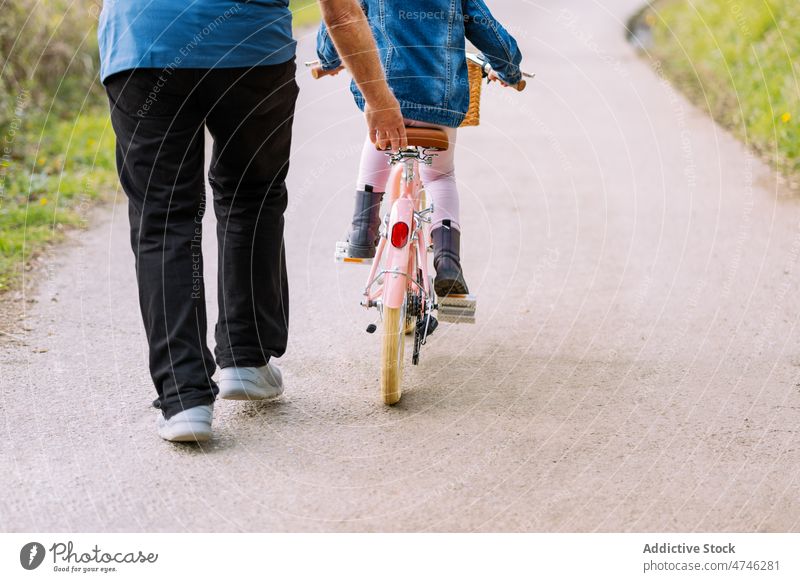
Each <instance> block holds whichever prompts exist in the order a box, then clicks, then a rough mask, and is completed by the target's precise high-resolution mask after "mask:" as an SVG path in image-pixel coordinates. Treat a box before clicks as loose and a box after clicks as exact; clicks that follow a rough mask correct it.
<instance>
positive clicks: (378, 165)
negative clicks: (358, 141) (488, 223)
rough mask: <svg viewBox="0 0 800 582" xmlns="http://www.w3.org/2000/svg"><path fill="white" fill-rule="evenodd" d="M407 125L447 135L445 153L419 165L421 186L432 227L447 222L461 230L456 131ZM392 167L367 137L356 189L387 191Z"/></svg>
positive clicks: (449, 128)
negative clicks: (430, 205)
mask: <svg viewBox="0 0 800 582" xmlns="http://www.w3.org/2000/svg"><path fill="white" fill-rule="evenodd" d="M405 121H406V125H409V126H412V127H435V128H438V129H442V130H444V131H445V132H447V137H448V139H449V140H450V147H449V148H448V150H447V151H446V152H438V153H437V155H436V157H435V158H434V159H433V164H432V165H430V166H428V165H425V164H420V173H421V174H422V183H423V184H424V185H425V192H426V193H427V195H428V200H430V201H431V202H433V207H434V211H433V220H432V224H431V226H432V228H438V227H439V226H441V225H442V221H443V220H450V222H451V226H453V227H454V228H456V229H458V230H461V226H460V222H459V210H460V206H459V202H458V188H457V187H456V167H455V157H456V156H455V154H456V134H457V130H456V129H455V128H452V127H444V126H441V125H434V124H432V123H423V122H421V121H412V120H410V119H406V120H405ZM390 171H391V168H390V166H389V164H388V163H387V158H386V154H384V153H383V152H381V151H378V150H376V149H375V146H374V145H373V144H372V142H371V141H370V140H369V138H367V140H366V141H365V142H364V149H363V151H362V152H361V167H360V169H359V172H358V182H357V184H356V189H357V190H365V189H366V186H367V185H369V186H372V189H373V191H374V192H386V182H387V181H388V179H389V172H390Z"/></svg>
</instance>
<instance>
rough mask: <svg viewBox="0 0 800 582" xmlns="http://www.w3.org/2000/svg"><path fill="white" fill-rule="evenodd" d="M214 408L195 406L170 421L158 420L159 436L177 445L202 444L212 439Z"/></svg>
mask: <svg viewBox="0 0 800 582" xmlns="http://www.w3.org/2000/svg"><path fill="white" fill-rule="evenodd" d="M213 413H214V407H213V406H212V405H210V404H206V405H204V406H195V407H194V408H190V409H188V410H184V411H183V412H179V413H178V414H176V415H175V416H173V417H171V418H170V419H169V420H167V419H165V418H164V416H163V415H162V416H160V417H159V419H158V436H160V437H161V438H162V439H164V440H167V441H172V442H176V443H186V442H201V441H207V440H208V439H210V438H211V418H212V416H213Z"/></svg>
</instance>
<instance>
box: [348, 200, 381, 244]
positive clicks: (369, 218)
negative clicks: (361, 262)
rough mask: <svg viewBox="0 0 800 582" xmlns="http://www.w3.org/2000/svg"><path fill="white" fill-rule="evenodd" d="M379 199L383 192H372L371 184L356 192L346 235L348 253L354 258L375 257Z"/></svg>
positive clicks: (379, 218)
mask: <svg viewBox="0 0 800 582" xmlns="http://www.w3.org/2000/svg"><path fill="white" fill-rule="evenodd" d="M381 200H383V192H373V191H372V187H371V186H367V190H359V191H357V192H356V206H355V210H354V211H353V224H352V225H351V226H350V233H349V234H348V235H347V242H348V247H349V248H348V255H349V256H351V257H353V258H354V259H373V258H375V248H376V247H377V246H378V241H379V238H380V228H381Z"/></svg>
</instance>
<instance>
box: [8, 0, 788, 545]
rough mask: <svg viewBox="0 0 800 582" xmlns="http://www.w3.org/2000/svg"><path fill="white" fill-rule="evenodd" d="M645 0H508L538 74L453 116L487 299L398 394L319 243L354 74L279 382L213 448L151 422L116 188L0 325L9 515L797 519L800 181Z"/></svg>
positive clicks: (176, 525)
mask: <svg viewBox="0 0 800 582" xmlns="http://www.w3.org/2000/svg"><path fill="white" fill-rule="evenodd" d="M637 4H638V2H637V1H636V0H614V1H612V2H604V3H603V5H602V6H601V5H600V4H599V3H588V2H580V1H578V0H568V1H567V2H555V1H549V0H548V1H546V2H538V3H532V2H527V1H524V2H513V3H509V2H495V3H494V8H495V10H496V13H497V14H498V15H499V16H500V17H501V18H502V19H503V20H504V21H506V22H508V23H510V25H511V26H510V28H512V29H513V32H514V33H515V34H516V36H517V37H518V39H519V42H520V45H521V47H522V50H523V51H524V53H525V55H526V62H525V66H526V68H528V69H531V70H534V71H535V72H536V73H537V78H536V80H535V81H533V82H532V83H530V87H529V89H528V91H526V92H525V93H522V94H519V93H516V92H513V91H508V90H505V91H504V90H501V89H500V88H499V87H497V86H492V87H490V88H489V89H487V90H486V91H485V93H484V107H483V125H482V127H480V128H478V129H468V130H464V131H463V132H461V134H460V138H459V150H458V178H459V182H460V186H461V192H462V199H463V202H462V204H463V221H462V222H463V225H464V244H465V249H464V257H465V259H464V260H465V269H466V273H467V276H468V281H469V283H470V285H471V286H472V287H473V290H474V291H475V292H476V293H477V295H478V296H479V315H478V323H477V324H476V325H475V326H452V325H448V326H444V325H443V326H442V327H441V328H440V331H438V332H437V333H436V335H435V336H434V337H433V338H432V339H431V341H430V343H429V345H428V346H427V348H426V350H425V352H424V353H423V359H422V364H421V365H420V366H419V367H418V368H416V369H411V370H409V372H408V375H407V391H406V393H405V395H404V397H403V400H402V403H401V404H400V405H398V406H396V407H394V408H386V407H384V406H382V405H381V404H380V401H379V392H378V386H377V382H378V367H377V366H378V354H379V346H378V343H377V337H376V336H369V335H367V334H366V333H365V332H364V328H365V327H366V325H367V324H368V323H370V322H372V321H373V316H372V315H371V314H370V313H367V312H364V311H363V310H362V309H361V308H360V307H359V306H358V300H359V289H360V288H361V286H362V284H363V279H364V278H365V276H366V273H365V271H364V270H362V269H361V268H357V267H349V268H341V267H339V266H336V265H335V264H334V263H333V261H332V254H333V245H334V242H335V241H336V240H337V239H338V238H340V236H341V235H342V234H343V233H344V231H345V229H346V225H347V220H348V217H349V213H350V209H351V197H352V195H353V189H354V180H355V173H356V168H357V163H358V162H357V160H358V152H359V148H360V143H361V139H362V135H363V131H364V126H363V122H362V121H361V119H360V116H359V114H358V112H357V110H356V109H355V107H354V106H353V104H352V101H351V99H350V97H349V93H348V91H347V82H348V81H347V79H346V77H345V76H344V75H340V76H339V77H338V78H336V79H327V80H324V81H317V82H314V81H312V80H311V79H310V77H308V76H306V75H305V74H304V73H303V72H301V74H300V78H299V83H300V85H301V88H302V94H301V97H300V102H299V105H298V113H297V122H296V125H295V128H296V133H295V141H294V155H293V159H292V168H291V177H290V189H291V205H290V209H289V212H288V216H287V220H288V234H287V245H288V260H289V269H290V277H291V290H292V296H291V303H292V315H291V339H290V345H289V350H288V353H287V354H286V356H285V357H284V358H282V359H281V361H280V362H279V364H280V366H281V367H282V369H283V370H284V372H285V376H286V382H287V391H286V396H285V398H284V399H283V400H281V401H279V402H277V403H272V404H262V405H258V404H253V403H240V402H226V401H219V402H218V403H217V406H216V410H215V424H214V431H215V436H214V439H213V440H212V441H211V442H210V443H208V444H207V445H203V446H187V445H173V444H169V443H166V442H163V441H161V440H160V439H159V438H158V436H157V434H156V429H155V423H156V417H157V414H158V412H157V411H156V410H154V409H153V408H151V407H150V402H151V400H152V398H153V397H154V390H153V388H152V386H151V385H150V381H149V376H148V373H147V370H146V345H145V338H144V334H143V329H142V325H141V322H140V319H139V312H138V307H137V303H136V292H135V283H134V274H133V256H132V254H131V251H130V249H129V248H128V241H127V236H128V235H127V224H126V221H127V217H126V214H125V206H124V197H123V196H122V195H121V194H120V193H119V192H118V193H117V201H118V204H117V205H115V206H113V207H111V208H107V209H104V210H101V211H100V212H99V213H98V214H97V215H96V216H94V218H93V224H94V225H95V226H93V227H92V228H91V229H89V230H87V231H83V232H79V233H74V234H73V235H72V236H71V238H72V242H70V243H68V244H67V245H65V246H63V247H61V248H60V249H57V250H55V251H54V252H52V253H51V254H49V255H48V256H47V257H45V259H44V260H43V265H42V267H41V274H40V275H39V277H40V282H39V284H38V287H37V291H36V293H35V294H34V295H32V296H30V295H26V296H24V297H22V298H21V299H19V300H18V301H17V303H16V306H17V307H19V306H22V307H23V308H24V317H23V318H22V319H14V320H12V321H7V322H4V324H3V327H2V329H3V330H4V332H5V333H6V334H9V333H10V334H13V335H14V336H16V339H14V338H11V337H9V336H8V335H5V336H3V337H2V338H1V339H0V342H2V352H1V353H2V361H1V364H0V365H1V366H2V368H0V381H1V382H2V397H1V398H0V411H1V414H0V417H1V418H2V423H3V424H2V427H3V428H2V430H3V434H2V438H0V452H2V459H3V471H2V472H0V490H2V491H3V494H2V496H0V528H1V529H2V530H3V531H13V532H16V531H28V530H33V531H86V532H93V531H158V532H161V531H430V530H432V531H548V532H549V531H631V530H632V531H658V530H667V531H713V530H726V531H787V530H791V531H796V530H798V529H800V504H798V503H797V499H798V498H799V497H800V476H799V474H798V471H799V469H798V467H800V446H799V445H800V437H799V436H798V424H799V421H800V345H799V343H798V340H800V333H798V329H797V323H798V314H799V313H800V309H799V308H800V305H799V303H800V300H798V293H797V289H798V284H799V283H800V268H799V266H798V254H800V203H798V199H797V197H796V196H792V195H790V194H789V193H788V192H787V190H786V189H785V188H784V187H783V186H782V185H781V183H780V180H779V179H778V178H776V176H775V175H774V174H773V173H772V172H771V171H770V169H769V168H768V167H767V166H766V165H765V164H764V163H762V162H761V161H759V160H758V159H755V158H754V157H753V156H752V155H750V154H749V153H748V151H747V149H746V148H745V147H744V146H743V145H742V144H740V143H739V142H737V141H736V140H734V139H733V138H732V137H731V136H730V135H728V134H727V133H726V132H725V131H723V130H721V129H720V128H719V127H718V126H716V125H715V124H714V123H713V121H712V120H711V119H710V118H709V117H708V116H707V114H706V113H704V112H702V111H700V110H697V109H695V108H693V107H692V106H690V105H689V104H688V102H687V101H686V100H685V99H684V98H683V97H681V96H680V95H678V94H676V93H675V92H674V91H673V90H672V89H670V88H669V86H668V85H666V84H665V83H664V82H662V81H661V80H660V79H659V77H658V76H657V75H656V74H654V72H653V70H652V69H651V68H650V66H649V65H648V64H647V63H646V62H643V61H642V60H641V59H639V58H638V57H637V56H636V55H635V54H634V52H633V51H632V50H631V48H630V47H629V46H628V45H627V44H626V42H625V40H624V35H623V27H624V23H625V20H626V19H627V17H628V16H629V15H630V14H631V13H632V12H633V11H635V10H636V9H637V7H638V5H637ZM311 52H312V35H310V34H307V35H305V36H304V38H302V40H301V44H300V56H299V59H300V60H304V59H307V58H310V56H311ZM109 131H110V129H109ZM211 214H212V213H207V216H208V217H209V218H210V217H211ZM206 233H208V236H207V239H206V241H205V246H206V249H207V251H208V252H207V255H206V257H207V262H206V268H207V271H206V278H207V279H208V280H209V281H213V279H214V277H215V265H214V258H215V253H213V252H210V251H211V249H213V245H214V241H213V240H212V237H213V229H206ZM208 291H209V297H208V301H209V309H210V312H211V317H210V319H211V320H212V321H213V318H214V314H215V313H216V308H215V305H216V303H215V302H216V297H215V286H214V285H213V284H211V285H208ZM409 368H410V366H409Z"/></svg>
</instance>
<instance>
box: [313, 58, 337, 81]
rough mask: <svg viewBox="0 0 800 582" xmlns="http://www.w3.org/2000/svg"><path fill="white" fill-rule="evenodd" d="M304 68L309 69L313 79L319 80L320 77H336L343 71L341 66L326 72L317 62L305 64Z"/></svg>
mask: <svg viewBox="0 0 800 582" xmlns="http://www.w3.org/2000/svg"><path fill="white" fill-rule="evenodd" d="M306 66H307V67H311V76H312V77H314V79H321V78H322V77H335V76H336V75H338V74H339V73H341V72H342V71H344V67H343V66H340V67H336V68H335V69H331V70H329V71H326V70H325V69H323V68H322V66H321V65H320V64H319V61H314V62H311V63H306Z"/></svg>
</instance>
